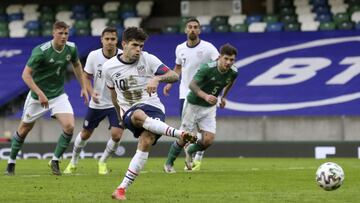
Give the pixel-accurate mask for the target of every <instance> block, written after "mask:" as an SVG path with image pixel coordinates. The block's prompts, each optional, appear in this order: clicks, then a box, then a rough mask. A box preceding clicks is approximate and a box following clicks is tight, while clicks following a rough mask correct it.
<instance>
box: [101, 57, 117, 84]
mask: <svg viewBox="0 0 360 203" xmlns="http://www.w3.org/2000/svg"><path fill="white" fill-rule="evenodd" d="M103 71H104V75H105V83H106V86H107V87H108V88H110V89H114V86H115V85H114V81H113V80H112V79H111V75H110V72H109V69H108V68H107V63H106V62H105V63H104V64H103Z"/></svg>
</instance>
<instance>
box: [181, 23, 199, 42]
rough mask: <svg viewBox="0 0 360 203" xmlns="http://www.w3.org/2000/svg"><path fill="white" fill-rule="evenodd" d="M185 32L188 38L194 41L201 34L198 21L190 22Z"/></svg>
mask: <svg viewBox="0 0 360 203" xmlns="http://www.w3.org/2000/svg"><path fill="white" fill-rule="evenodd" d="M185 33H186V34H187V37H188V39H190V40H192V41H194V40H196V39H197V38H198V37H199V34H200V25H199V24H198V23H197V22H195V21H194V22H188V24H186V28H185Z"/></svg>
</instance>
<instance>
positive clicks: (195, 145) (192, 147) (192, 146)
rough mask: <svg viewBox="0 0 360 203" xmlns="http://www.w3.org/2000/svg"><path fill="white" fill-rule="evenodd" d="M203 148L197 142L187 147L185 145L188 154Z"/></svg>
mask: <svg viewBox="0 0 360 203" xmlns="http://www.w3.org/2000/svg"><path fill="white" fill-rule="evenodd" d="M202 150H203V147H202V146H200V145H198V144H190V145H189V146H188V147H187V152H188V153H189V154H193V153H195V152H197V151H202Z"/></svg>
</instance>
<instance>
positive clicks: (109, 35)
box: [101, 32, 118, 51]
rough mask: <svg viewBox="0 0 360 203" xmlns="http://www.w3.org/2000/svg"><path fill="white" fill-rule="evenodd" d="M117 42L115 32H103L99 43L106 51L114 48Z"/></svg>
mask: <svg viewBox="0 0 360 203" xmlns="http://www.w3.org/2000/svg"><path fill="white" fill-rule="evenodd" d="M117 43H118V38H117V35H116V33H115V32H105V33H104V35H103V36H102V37H101V44H102V46H103V48H104V49H106V50H108V51H112V50H115V49H116V45H117Z"/></svg>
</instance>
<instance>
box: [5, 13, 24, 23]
mask: <svg viewBox="0 0 360 203" xmlns="http://www.w3.org/2000/svg"><path fill="white" fill-rule="evenodd" d="M22 19H23V14H22V13H12V14H8V21H9V22H11V21H16V20H22Z"/></svg>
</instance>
